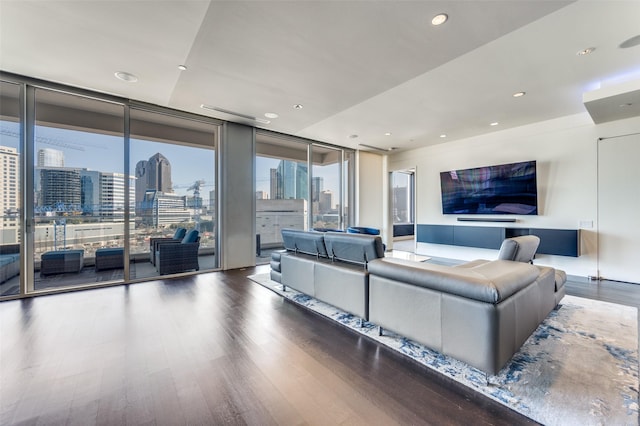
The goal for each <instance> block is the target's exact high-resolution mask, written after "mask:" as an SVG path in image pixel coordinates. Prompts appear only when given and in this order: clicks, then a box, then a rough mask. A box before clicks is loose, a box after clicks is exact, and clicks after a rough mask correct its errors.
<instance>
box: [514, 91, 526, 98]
mask: <svg viewBox="0 0 640 426" xmlns="http://www.w3.org/2000/svg"><path fill="white" fill-rule="evenodd" d="M526 94H527V92H516V93H514V94H513V97H514V98H521V97H523V96H524V95H526Z"/></svg>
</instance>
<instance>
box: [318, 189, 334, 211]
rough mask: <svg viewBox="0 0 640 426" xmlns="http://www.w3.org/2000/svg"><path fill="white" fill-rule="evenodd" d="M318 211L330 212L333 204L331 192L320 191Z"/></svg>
mask: <svg viewBox="0 0 640 426" xmlns="http://www.w3.org/2000/svg"><path fill="white" fill-rule="evenodd" d="M318 205H319V213H329V212H331V209H332V205H333V192H331V191H329V190H327V191H322V192H321V193H320V199H319V200H318Z"/></svg>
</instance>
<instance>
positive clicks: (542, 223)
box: [369, 113, 640, 277]
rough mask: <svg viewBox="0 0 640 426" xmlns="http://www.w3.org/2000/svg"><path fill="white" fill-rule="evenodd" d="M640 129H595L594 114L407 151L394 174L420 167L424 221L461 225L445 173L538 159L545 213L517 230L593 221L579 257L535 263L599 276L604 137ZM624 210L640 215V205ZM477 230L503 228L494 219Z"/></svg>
mask: <svg viewBox="0 0 640 426" xmlns="http://www.w3.org/2000/svg"><path fill="white" fill-rule="evenodd" d="M639 131H640V118H638V117H636V118H632V119H627V120H620V121H615V122H611V123H606V124H602V125H598V126H596V125H594V124H593V121H592V120H591V118H590V116H589V115H588V114H587V113H583V114H577V115H572V116H567V117H563V118H559V119H555V120H550V121H545V122H540V123H535V124H532V125H528V126H522V127H518V128H514V129H508V130H504V131H498V132H494V133H490V134H486V135H481V136H477V137H473V138H468V139H463V140H458V141H453V142H448V143H443V144H439V145H434V146H429V147H425V148H420V149H414V150H411V151H407V152H400V153H397V154H394V155H392V156H390V157H389V159H388V170H390V171H393V170H401V169H407V168H413V167H415V169H416V222H417V223H418V224H457V225H460V223H459V222H457V221H456V218H457V216H455V215H446V216H445V215H443V214H442V210H441V208H442V206H441V196H440V177H439V173H440V172H441V171H446V170H451V169H464V168H471V167H479V166H487V165H494V164H501V163H510V162H516V161H526V160H536V161H537V166H538V203H539V215H538V216H514V217H515V218H517V222H516V223H515V224H513V226H518V227H535V228H560V229H579V228H581V224H582V225H585V224H586V223H591V222H592V223H593V227H589V226H585V227H584V228H583V230H582V244H581V250H582V255H581V256H580V257H578V258H571V257H565V256H550V255H539V256H537V260H536V263H537V264H542V265H549V266H555V267H558V268H561V269H564V270H565V271H566V272H567V273H569V274H571V275H578V276H584V277H586V276H590V275H597V259H596V254H597V250H596V248H597V247H596V244H597V238H596V227H597V219H598V218H597V191H598V188H597V140H598V138H600V137H608V136H615V135H623V134H628V133H633V132H639ZM639 166H640V165H639ZM381 173H382V169H381ZM601 190H604V191H606V190H608V189H607V188H601ZM609 190H613V189H609ZM369 208H371V207H369ZM383 208H385V207H383ZM621 208H628V209H630V210H631V211H638V210H639V209H640V205H634V206H621ZM473 225H474V226H500V224H496V223H490V222H487V223H483V222H478V223H474V224H473ZM502 225H504V224H502ZM511 225H512V224H510V226H511ZM460 226H463V225H460ZM418 252H419V253H420V254H425V255H431V256H437V257H447V258H453V259H463V260H471V259H476V258H485V259H492V258H495V255H496V253H497V252H496V251H494V250H485V249H473V248H466V247H453V246H445V245H438V244H425V243H420V244H418Z"/></svg>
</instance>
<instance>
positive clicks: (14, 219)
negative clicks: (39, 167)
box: [0, 146, 20, 243]
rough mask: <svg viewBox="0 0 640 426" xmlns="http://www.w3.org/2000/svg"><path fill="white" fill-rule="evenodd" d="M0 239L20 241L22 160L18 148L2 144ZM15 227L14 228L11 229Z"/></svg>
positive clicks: (0, 153) (0, 154) (0, 152)
mask: <svg viewBox="0 0 640 426" xmlns="http://www.w3.org/2000/svg"><path fill="white" fill-rule="evenodd" d="M0 171H1V173H0V190H1V191H0V194H2V197H1V198H0V217H2V220H1V221H0V231H2V232H1V233H0V241H2V242H3V243H16V242H18V232H17V230H18V224H19V220H18V207H19V205H20V183H19V182H20V180H19V179H18V176H19V175H20V162H19V154H18V150H17V149H16V148H10V147H8V146H0ZM10 228H13V230H10Z"/></svg>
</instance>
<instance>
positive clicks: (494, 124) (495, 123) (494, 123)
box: [489, 121, 500, 126]
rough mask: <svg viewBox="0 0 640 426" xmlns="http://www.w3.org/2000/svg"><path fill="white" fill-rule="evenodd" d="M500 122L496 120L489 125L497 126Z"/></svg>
mask: <svg viewBox="0 0 640 426" xmlns="http://www.w3.org/2000/svg"><path fill="white" fill-rule="evenodd" d="M498 124H500V123H498V122H497V121H494V122H493V123H489V126H497V125H498Z"/></svg>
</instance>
